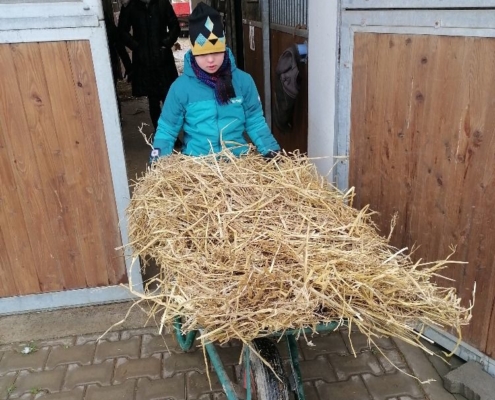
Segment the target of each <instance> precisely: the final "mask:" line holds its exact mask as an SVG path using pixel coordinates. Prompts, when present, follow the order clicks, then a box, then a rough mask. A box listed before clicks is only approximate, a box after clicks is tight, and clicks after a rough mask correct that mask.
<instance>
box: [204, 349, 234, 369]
mask: <svg viewBox="0 0 495 400" xmlns="http://www.w3.org/2000/svg"><path fill="white" fill-rule="evenodd" d="M215 347H216V350H217V352H218V356H219V357H220V360H222V363H223V365H224V366H232V365H238V364H239V358H240V356H241V351H242V347H219V346H215ZM208 361H209V360H208Z"/></svg>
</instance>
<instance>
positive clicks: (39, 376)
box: [11, 367, 66, 398]
mask: <svg viewBox="0 0 495 400" xmlns="http://www.w3.org/2000/svg"><path fill="white" fill-rule="evenodd" d="M65 371H66V368H65V367H59V368H56V369H54V370H52V371H42V372H28V371H21V372H19V375H18V376H17V379H16V381H15V390H14V391H13V392H12V395H11V397H12V398H13V397H18V396H20V395H23V394H25V393H29V392H30V391H39V390H46V391H48V392H50V393H53V392H58V391H59V390H60V388H61V386H62V383H63V381H64V376H65Z"/></svg>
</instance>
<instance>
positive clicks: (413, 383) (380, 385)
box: [362, 371, 436, 400]
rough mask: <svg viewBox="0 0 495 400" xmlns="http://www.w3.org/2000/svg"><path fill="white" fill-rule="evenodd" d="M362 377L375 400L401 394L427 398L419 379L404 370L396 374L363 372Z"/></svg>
mask: <svg viewBox="0 0 495 400" xmlns="http://www.w3.org/2000/svg"><path fill="white" fill-rule="evenodd" d="M362 378H363V380H364V382H365V383H366V386H367V388H368V390H369V392H370V394H371V396H372V397H373V400H383V399H388V398H390V397H400V396H411V397H413V398H415V399H425V396H424V394H423V392H422V391H421V389H420V386H419V383H418V381H417V380H415V379H414V378H411V377H410V376H407V375H406V374H404V373H402V372H399V371H398V372H396V373H395V374H387V375H382V376H374V375H370V374H363V375H362ZM435 400H436V399H435Z"/></svg>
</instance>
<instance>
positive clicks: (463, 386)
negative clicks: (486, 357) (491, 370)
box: [444, 361, 495, 400]
mask: <svg viewBox="0 0 495 400" xmlns="http://www.w3.org/2000/svg"><path fill="white" fill-rule="evenodd" d="M444 383H445V388H446V389H447V390H449V391H450V392H452V393H458V394H462V395H463V396H465V397H466V398H467V399H468V400H493V398H494V397H495V378H494V377H493V376H491V375H489V374H488V373H487V372H485V371H483V368H482V366H481V364H480V363H478V362H476V361H468V362H467V363H465V364H464V365H462V366H461V367H459V368H456V369H454V370H453V371H451V372H449V373H448V374H447V375H446V376H445V382H444Z"/></svg>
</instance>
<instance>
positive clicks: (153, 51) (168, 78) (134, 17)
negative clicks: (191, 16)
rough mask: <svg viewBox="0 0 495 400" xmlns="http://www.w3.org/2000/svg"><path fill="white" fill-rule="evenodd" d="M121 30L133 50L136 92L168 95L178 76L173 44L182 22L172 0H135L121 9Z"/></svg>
mask: <svg viewBox="0 0 495 400" xmlns="http://www.w3.org/2000/svg"><path fill="white" fill-rule="evenodd" d="M131 29H132V35H131V33H130V32H131ZM119 32H120V34H121V37H122V41H123V42H124V44H125V45H126V46H127V47H128V48H129V49H131V50H132V94H133V95H134V96H160V97H164V96H165V95H166V93H167V91H168V89H169V87H170V85H171V84H172V82H173V81H174V80H175V79H176V78H177V76H178V74H177V68H176V66H175V60H174V55H173V53H172V46H173V45H174V43H175V42H176V41H177V38H178V37H179V33H180V26H179V21H178V20H177V16H176V15H175V13H174V9H173V8H172V5H171V4H170V2H169V1H168V0H151V1H150V3H149V4H145V3H144V2H143V1H141V0H131V1H130V3H129V4H128V5H127V6H126V7H123V8H122V10H121V11H120V17H119Z"/></svg>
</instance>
